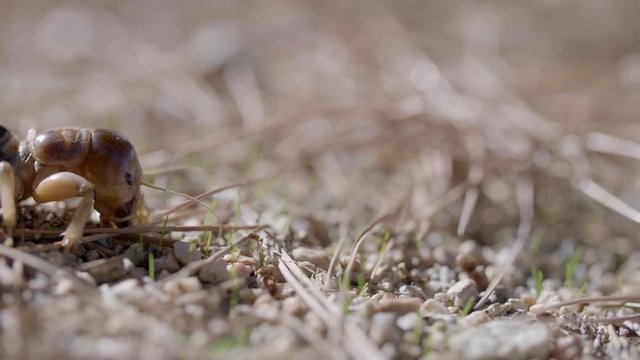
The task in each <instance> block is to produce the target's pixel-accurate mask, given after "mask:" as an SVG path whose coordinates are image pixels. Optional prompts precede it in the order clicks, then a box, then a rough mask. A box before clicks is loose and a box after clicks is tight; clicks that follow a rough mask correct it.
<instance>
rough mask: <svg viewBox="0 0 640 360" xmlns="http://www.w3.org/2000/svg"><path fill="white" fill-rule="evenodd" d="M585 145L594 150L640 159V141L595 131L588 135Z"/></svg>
mask: <svg viewBox="0 0 640 360" xmlns="http://www.w3.org/2000/svg"><path fill="white" fill-rule="evenodd" d="M585 147H586V148H587V150H590V151H593V152H600V153H604V154H610V155H617V156H623V157H628V158H631V159H635V160H640V143H637V142H635V141H631V140H627V139H621V138H619V137H615V136H613V135H609V134H604V133H601V132H593V133H590V134H589V135H587V138H586V139H585Z"/></svg>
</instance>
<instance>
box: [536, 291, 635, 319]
mask: <svg viewBox="0 0 640 360" xmlns="http://www.w3.org/2000/svg"><path fill="white" fill-rule="evenodd" d="M637 301H640V296H638V295H636V296H593V297H585V298H580V299H573V300H567V301H561V302H557V303H553V304H548V305H540V306H537V305H536V306H532V307H531V309H529V311H531V312H532V313H534V314H544V313H548V312H550V311H553V310H556V309H559V308H561V307H563V306H570V305H577V304H593V303H605V302H606V303H626V302H637Z"/></svg>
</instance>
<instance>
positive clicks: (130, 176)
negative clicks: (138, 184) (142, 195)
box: [124, 172, 133, 185]
mask: <svg viewBox="0 0 640 360" xmlns="http://www.w3.org/2000/svg"><path fill="white" fill-rule="evenodd" d="M124 180H125V181H126V182H127V184H129V185H133V174H132V173H129V172H128V173H124Z"/></svg>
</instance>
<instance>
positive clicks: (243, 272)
mask: <svg viewBox="0 0 640 360" xmlns="http://www.w3.org/2000/svg"><path fill="white" fill-rule="evenodd" d="M226 268H227V272H228V273H229V274H231V277H235V278H241V279H246V278H248V277H251V276H253V274H254V272H253V269H252V268H251V267H250V266H247V265H244V264H241V263H233V264H229V265H227V267H226Z"/></svg>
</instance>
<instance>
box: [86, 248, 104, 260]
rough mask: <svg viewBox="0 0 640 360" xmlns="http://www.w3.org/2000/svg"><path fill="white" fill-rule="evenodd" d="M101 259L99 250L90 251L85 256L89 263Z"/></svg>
mask: <svg viewBox="0 0 640 360" xmlns="http://www.w3.org/2000/svg"><path fill="white" fill-rule="evenodd" d="M101 257H102V256H100V253H99V252H98V251H97V250H89V251H87V254H86V255H85V258H86V259H87V261H94V260H98V259H100V258H101Z"/></svg>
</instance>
